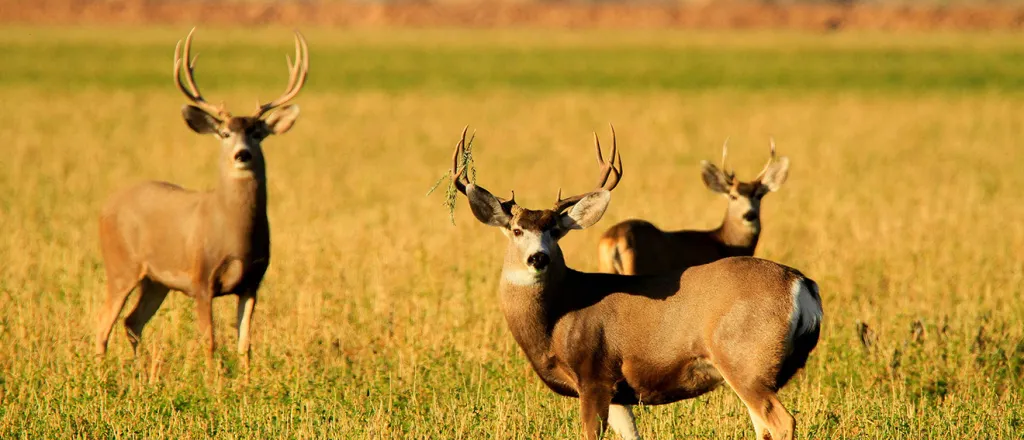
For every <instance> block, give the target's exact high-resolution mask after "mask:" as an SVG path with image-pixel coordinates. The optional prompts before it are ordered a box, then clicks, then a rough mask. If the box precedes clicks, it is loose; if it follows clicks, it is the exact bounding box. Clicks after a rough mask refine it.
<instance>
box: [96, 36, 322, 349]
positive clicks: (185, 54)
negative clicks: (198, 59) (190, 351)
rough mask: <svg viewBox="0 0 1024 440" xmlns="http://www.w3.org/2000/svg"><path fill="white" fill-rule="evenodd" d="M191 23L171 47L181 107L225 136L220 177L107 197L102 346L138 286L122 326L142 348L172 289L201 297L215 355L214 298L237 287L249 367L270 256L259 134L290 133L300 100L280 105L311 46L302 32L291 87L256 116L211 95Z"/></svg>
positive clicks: (202, 127)
mask: <svg viewBox="0 0 1024 440" xmlns="http://www.w3.org/2000/svg"><path fill="white" fill-rule="evenodd" d="M193 32H195V29H192V31H191V32H189V34H188V37H187V38H186V39H185V45H184V47H182V45H181V41H178V45H177V46H176V47H175V49H174V83H175V85H177V87H178V89H179V90H180V91H181V92H182V93H184V94H185V97H186V98H188V100H189V101H191V102H192V104H193V105H186V106H184V107H183V108H182V110H181V113H182V116H184V118H185V122H186V123H187V124H188V126H189V128H191V129H192V130H193V131H195V132H196V133H199V134H212V135H214V136H216V137H217V138H218V139H219V140H220V145H221V154H220V162H219V168H220V180H219V183H218V185H217V187H216V188H215V189H213V190H210V191H206V192H197V191H191V190H187V189H184V188H182V187H180V186H177V185H174V184H171V183H167V182H146V183H142V184H140V185H137V186H135V187H132V188H129V189H127V190H124V191H122V192H120V193H118V194H115V195H114V196H113V197H111V198H110V199H109V200H108V201H107V203H106V205H104V207H103V211H102V213H101V215H100V221H99V224H100V230H99V237H100V245H101V247H102V251H103V263H104V266H105V268H106V272H107V298H106V303H105V304H104V306H103V308H102V310H100V314H99V323H98V325H97V329H96V354H97V355H98V356H100V357H102V356H103V355H104V354H105V353H106V350H107V339H108V338H109V336H110V330H111V328H112V327H113V325H114V322H115V321H116V320H117V317H118V315H119V314H120V312H121V309H122V307H124V303H125V301H126V300H127V298H128V296H129V295H130V294H131V292H132V291H134V290H136V289H137V290H139V299H138V303H137V304H136V305H135V308H134V309H133V310H132V312H131V313H130V314H129V315H128V317H127V318H126V319H125V322H124V325H125V329H126V332H127V335H128V340H129V341H130V342H131V344H132V350H133V351H134V352H136V353H137V351H138V344H139V339H140V337H141V336H142V329H143V328H144V327H145V326H146V323H147V322H148V321H149V320H150V318H152V317H153V315H154V314H155V313H156V311H157V309H159V308H160V304H161V303H163V301H164V298H165V297H166V296H167V292H168V291H169V290H171V289H174V290H178V291H181V292H183V293H185V294H186V295H188V296H190V297H192V298H194V299H195V301H196V312H197V314H198V321H199V330H200V333H201V334H202V335H203V338H204V339H205V342H206V357H207V361H208V362H209V361H211V360H212V358H213V349H214V335H213V311H212V308H211V305H212V301H213V298H216V297H218V296H222V295H228V294H235V295H237V296H238V322H237V329H238V352H239V354H240V355H244V363H245V365H246V366H248V363H249V356H250V354H249V353H250V349H249V335H250V331H251V328H250V325H251V323H252V316H253V310H254V309H255V307H256V291H257V290H258V289H259V286H260V282H261V281H262V280H263V275H264V273H265V272H266V271H267V267H268V265H269V264H270V227H269V223H268V221H267V182H266V164H265V160H264V157H263V150H262V148H261V146H260V143H261V142H262V141H263V139H265V138H266V137H267V136H269V135H271V134H276V135H279V134H284V133H285V132H287V131H288V129H290V128H291V127H292V125H293V124H294V123H295V120H296V118H297V117H298V116H299V107H298V106H296V105H287V106H283V105H284V104H285V103H287V102H289V101H291V100H292V99H293V98H295V96H296V95H297V94H298V93H299V90H301V89H302V86H303V84H304V83H305V81H306V74H307V72H308V71H309V49H308V47H307V45H306V40H305V39H304V38H303V37H302V35H301V34H299V33H298V32H297V31H296V32H295V64H294V65H293V64H292V61H291V59H290V58H289V59H288V68H289V73H290V78H289V80H288V87H287V88H286V89H285V92H284V94H283V95H282V96H281V97H279V98H278V99H276V100H274V101H271V102H269V103H266V104H263V105H260V106H259V108H258V109H257V110H256V112H255V114H254V115H253V116H232V115H231V113H229V112H228V111H226V110H225V108H224V106H223V105H220V106H214V105H211V104H210V103H209V102H207V101H206V99H204V98H203V95H202V94H201V93H200V92H199V87H197V86H196V82H195V79H194V77H193V68H194V67H195V60H194V59H191V62H190V61H189V60H190V56H189V52H190V48H191V46H192V33H193ZM182 71H184V73H185V82H184V83H183V82H182V78H181V73H182ZM186 87H187V89H186ZM282 106H283V107H282ZM279 107H280V108H279ZM275 108H278V109H277V110H276V111H274V112H272V113H269V114H268V112H270V111H271V110H274V109H275Z"/></svg>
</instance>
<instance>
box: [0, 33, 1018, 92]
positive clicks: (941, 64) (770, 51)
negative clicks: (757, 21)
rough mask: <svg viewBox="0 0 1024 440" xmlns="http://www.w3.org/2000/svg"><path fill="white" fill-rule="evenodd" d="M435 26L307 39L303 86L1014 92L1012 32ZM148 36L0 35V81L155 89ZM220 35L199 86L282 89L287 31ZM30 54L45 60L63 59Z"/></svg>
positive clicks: (153, 49)
mask: <svg viewBox="0 0 1024 440" xmlns="http://www.w3.org/2000/svg"><path fill="white" fill-rule="evenodd" d="M99 32H101V33H102V31H99ZM405 32H408V31H405ZM434 33H435V34H437V35H438V36H439V38H440V41H437V42H434V41H432V40H431V33H430V32H426V35H427V36H426V39H425V40H416V39H413V38H410V37H408V35H407V33H401V34H400V35H399V36H396V37H390V36H386V34H381V35H382V36H381V38H380V39H379V41H377V42H375V44H367V43H366V40H367V39H368V37H366V36H365V35H366V34H365V33H354V34H350V35H349V36H347V38H343V39H341V40H340V41H336V40H333V39H332V38H333V37H332V35H331V34H328V33H322V32H315V33H314V34H311V36H310V40H311V44H312V54H313V58H314V59H315V63H316V69H315V70H313V73H312V75H311V79H310V84H311V86H315V87H316V88H317V89H318V90H321V91H352V90H384V91H397V92H401V91H409V90H440V91H482V90H490V89H495V88H503V89H510V90H517V91H521V90H528V91H541V92H554V91H560V90H581V91H602V92H607V91H622V92H631V91H645V90H650V91H691V90H706V89H727V90H741V91H751V92H754V91H765V90H783V91H820V92H843V91H852V92H866V91H876V92H905V91H909V92H929V91H953V92H973V91H998V92H1007V91H1014V92H1019V91H1021V90H1024V74H1022V73H1021V72H1024V47H1022V46H1021V45H1019V44H1013V43H1012V41H1013V40H1012V39H1015V38H1017V37H1016V36H1013V37H1008V36H992V37H975V39H976V40H977V42H975V44H963V43H962V44H959V45H942V44H938V45H936V44H934V43H933V44H932V45H931V46H932V47H928V46H924V47H922V45H921V44H918V43H917V42H916V41H914V40H913V39H911V41H909V42H905V43H903V44H901V43H900V42H899V41H900V40H898V39H897V40H896V42H895V43H894V42H891V41H890V42H886V41H884V40H882V41H880V40H878V39H871V38H869V41H868V42H862V43H858V38H859V36H858V35H853V36H850V35H845V34H843V35H820V36H817V37H807V38H805V39H802V40H801V39H798V38H796V37H794V36H792V35H786V36H782V37H779V36H773V35H772V34H770V33H763V34H751V36H750V38H751V39H753V40H755V41H758V42H753V43H752V42H742V43H740V44H736V43H735V42H729V41H726V42H725V45H724V50H723V48H720V47H718V46H716V45H715V44H713V43H712V42H709V41H707V39H706V38H701V37H700V35H699V34H697V35H696V36H694V35H692V34H685V33H684V34H679V33H667V32H662V33H656V32H654V33H647V34H644V35H641V36H639V37H632V38H630V39H624V40H625V41H617V40H616V38H615V35H614V34H613V36H612V37H598V35H599V34H593V36H594V37H595V38H594V39H595V40H597V41H596V42H594V41H591V42H586V39H585V38H584V37H583V36H581V35H580V34H578V33H564V32H563V33H562V34H561V37H562V38H561V41H560V42H559V41H558V40H557V39H556V41H555V42H545V41H543V40H541V41H537V40H535V39H528V40H527V41H525V42H517V41H515V40H514V39H510V38H500V37H501V36H502V34H499V37H498V38H496V37H490V38H488V37H484V41H483V42H480V41H476V40H477V39H478V38H479V37H478V36H475V35H474V34H473V33H471V32H468V31H462V32H456V31H447V32H437V31H435V32H434ZM158 35H159V37H151V38H144V40H143V41H139V42H124V43H119V44H111V43H110V41H109V40H104V39H101V38H96V37H93V38H91V39H88V40H86V41H80V40H78V39H72V38H59V34H58V36H56V37H55V36H52V35H50V36H49V38H46V39H45V40H43V41H39V40H33V39H26V38H24V37H23V36H21V35H20V34H15V33H13V32H11V33H9V34H8V35H6V36H4V35H3V34H0V41H3V40H8V41H7V42H6V44H4V45H3V46H2V48H0V56H2V57H3V59H4V60H5V62H4V63H3V65H2V66H0V86H7V87H16V86H35V87H46V88H57V89H59V90H74V89H77V88H81V87H92V88H103V89H110V88H116V89H127V90H145V89H148V88H162V87H164V86H165V85H166V83H167V77H168V72H169V70H170V67H169V65H170V64H171V63H170V61H169V60H170V59H171V49H170V48H172V47H173V42H174V41H175V40H176V39H177V38H181V36H180V35H176V34H170V35H165V34H164V33H160V34H158ZM221 35H222V33H220V32H217V31H215V30H206V29H204V30H201V31H200V32H198V33H197V37H196V43H195V46H196V50H197V51H198V52H199V53H201V54H202V55H203V56H202V57H201V62H200V64H199V65H200V66H202V68H201V69H200V71H201V72H202V73H203V78H204V84H207V85H208V87H210V88H222V87H227V86H234V87H239V88H245V87H250V86H251V87H259V88H263V87H272V86H278V87H280V86H279V85H278V83H279V82H280V75H281V72H282V71H283V70H284V67H283V61H282V60H281V59H280V57H281V54H282V53H288V52H287V51H288V50H289V47H288V46H287V44H289V43H290V41H289V40H288V36H287V34H286V33H285V32H283V31H279V32H275V36H278V37H279V38H278V40H277V41H274V42H270V41H263V40H265V39H266V37H261V38H260V41H258V42H255V43H254V42H250V41H246V39H244V38H236V39H231V38H224V37H221ZM557 35H558V34H556V36H557ZM584 35H585V34H584ZM5 37H6V38H5ZM919 39H920V37H919ZM460 40H461V41H460ZM488 40H490V42H491V43H492V44H487V43H488ZM793 41H799V44H790V43H791V42H793ZM432 43H433V44H432ZM601 43H606V44H601ZM730 43H732V44H730ZM968 43H970V42H968ZM985 43H988V44H985ZM993 43H994V44H993ZM979 44H981V45H982V46H983V47H980V48H979V47H978V45H979ZM40 59H46V60H54V62H57V63H59V64H60V66H62V67H63V68H54V66H53V65H51V64H49V63H40V62H39V60H40Z"/></svg>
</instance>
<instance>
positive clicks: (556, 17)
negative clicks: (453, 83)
mask: <svg viewBox="0 0 1024 440" xmlns="http://www.w3.org/2000/svg"><path fill="white" fill-rule="evenodd" d="M0 23H7V24H14V23H18V24H51V25H57V24H60V25H69V24H136V25H137V24H164V23H167V24H179V23H187V24H203V23H207V24H220V25H229V24H234V25H267V24H282V25H288V26H295V25H300V24H305V25H318V26H329V27H383V26H388V27H403V26H405V27H478V28H496V27H548V28H691V29H765V28H775V29H802V30H823V31H830V30H841V29H873V30H894V31H900V30H915V31H927V30H1020V29H1024V6H958V7H942V6H878V5H849V4H847V5H838V4H836V5H808V4H744V3H724V4H723V3H710V4H705V5H665V4H607V3H605V4H552V3H539V2H537V3H534V2H531V3H512V2H482V3H474V4H448V3H426V2H417V3H411V2H410V3H391V4H369V3H351V2H339V1H329V2H315V1H293V2H252V1H230V0H226V1H221V0H183V1H167V0H28V1H25V0H0Z"/></svg>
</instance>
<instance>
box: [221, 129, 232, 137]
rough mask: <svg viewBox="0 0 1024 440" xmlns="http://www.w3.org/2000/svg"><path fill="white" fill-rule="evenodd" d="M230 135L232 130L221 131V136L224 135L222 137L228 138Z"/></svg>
mask: <svg viewBox="0 0 1024 440" xmlns="http://www.w3.org/2000/svg"><path fill="white" fill-rule="evenodd" d="M230 136H231V132H230V131H227V130H225V131H222V132H220V137H222V138H227V137H230Z"/></svg>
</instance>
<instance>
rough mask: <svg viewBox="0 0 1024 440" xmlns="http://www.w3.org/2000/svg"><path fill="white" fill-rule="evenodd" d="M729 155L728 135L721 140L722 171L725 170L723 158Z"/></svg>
mask: <svg viewBox="0 0 1024 440" xmlns="http://www.w3.org/2000/svg"><path fill="white" fill-rule="evenodd" d="M728 155H729V136H726V137H725V142H722V171H725V158H726V157H727V156H728Z"/></svg>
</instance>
